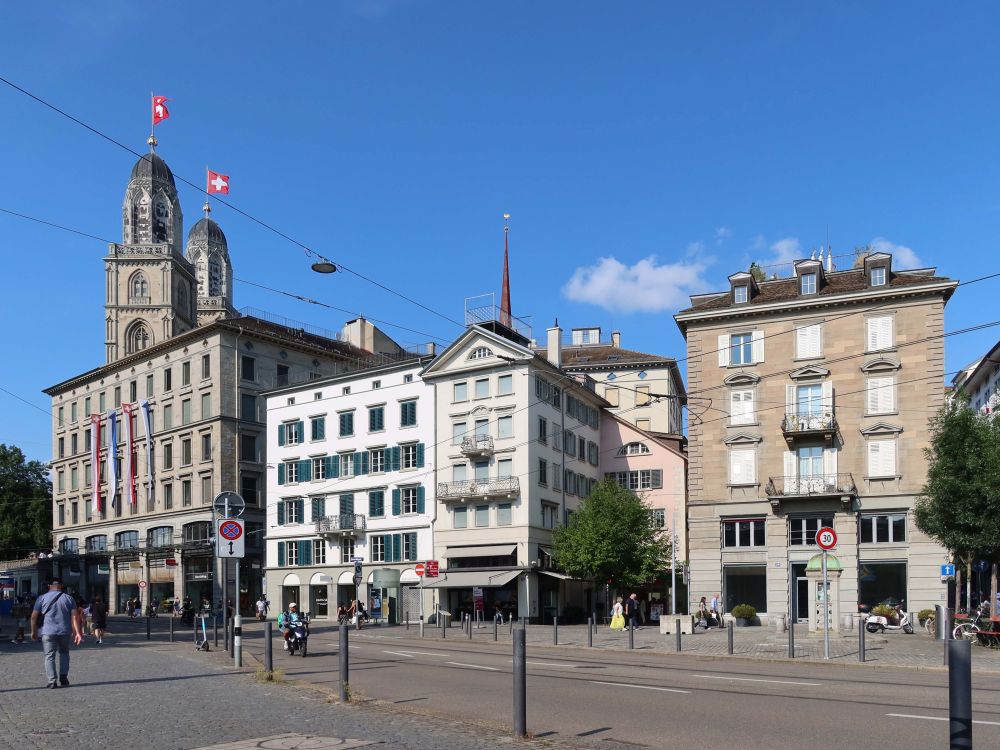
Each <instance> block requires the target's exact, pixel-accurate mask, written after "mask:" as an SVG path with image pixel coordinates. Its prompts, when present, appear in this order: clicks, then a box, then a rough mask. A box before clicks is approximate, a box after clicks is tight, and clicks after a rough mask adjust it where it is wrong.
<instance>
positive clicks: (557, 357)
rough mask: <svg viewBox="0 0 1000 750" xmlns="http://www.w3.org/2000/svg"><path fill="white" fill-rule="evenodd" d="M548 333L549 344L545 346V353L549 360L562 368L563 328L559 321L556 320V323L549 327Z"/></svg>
mask: <svg viewBox="0 0 1000 750" xmlns="http://www.w3.org/2000/svg"><path fill="white" fill-rule="evenodd" d="M546 333H547V334H548V337H549V338H548V346H547V347H546V348H545V355H546V356H547V357H548V360H549V362H551V363H552V364H553V365H555V366H556V367H558V368H560V369H561V368H562V328H560V327H559V321H558V320H556V324H555V325H554V326H553V327H552V328H549V329H548V330H547V331H546Z"/></svg>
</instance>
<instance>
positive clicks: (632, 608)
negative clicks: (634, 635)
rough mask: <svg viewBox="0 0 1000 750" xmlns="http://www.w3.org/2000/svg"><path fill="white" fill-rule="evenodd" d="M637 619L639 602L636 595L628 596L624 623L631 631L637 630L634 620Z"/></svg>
mask: <svg viewBox="0 0 1000 750" xmlns="http://www.w3.org/2000/svg"><path fill="white" fill-rule="evenodd" d="M638 617H639V602H638V597H637V596H636V594H634V593H633V594H629V597H628V600H626V602H625V621H626V622H627V623H628V626H629V627H630V628H631V629H632V630H638V629H639V627H638V624H637V623H636V619H637V618H638Z"/></svg>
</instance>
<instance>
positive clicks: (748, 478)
mask: <svg viewBox="0 0 1000 750" xmlns="http://www.w3.org/2000/svg"><path fill="white" fill-rule="evenodd" d="M756 456H757V452H756V451H755V450H754V449H753V448H732V449H730V451H729V483H730V484H735V485H746V484H756V483H757V468H756V463H757V462H756Z"/></svg>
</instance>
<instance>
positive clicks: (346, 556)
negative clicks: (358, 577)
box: [340, 539, 354, 563]
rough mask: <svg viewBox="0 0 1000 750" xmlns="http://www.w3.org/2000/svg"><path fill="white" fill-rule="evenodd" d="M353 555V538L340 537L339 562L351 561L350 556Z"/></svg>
mask: <svg viewBox="0 0 1000 750" xmlns="http://www.w3.org/2000/svg"><path fill="white" fill-rule="evenodd" d="M353 557H354V540H353V539H341V540H340V562H341V563H349V562H352V560H351V558H353Z"/></svg>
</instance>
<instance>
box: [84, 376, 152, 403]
mask: <svg viewBox="0 0 1000 750" xmlns="http://www.w3.org/2000/svg"><path fill="white" fill-rule="evenodd" d="M138 398H139V384H138V383H137V382H136V381H134V380H133V381H131V382H129V384H128V400H129V403H131V404H134V403H135V402H136V400H137V399H138ZM87 400H88V401H89V400H90V399H87Z"/></svg>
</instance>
